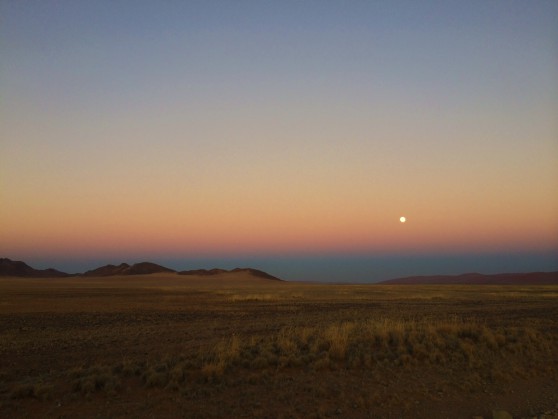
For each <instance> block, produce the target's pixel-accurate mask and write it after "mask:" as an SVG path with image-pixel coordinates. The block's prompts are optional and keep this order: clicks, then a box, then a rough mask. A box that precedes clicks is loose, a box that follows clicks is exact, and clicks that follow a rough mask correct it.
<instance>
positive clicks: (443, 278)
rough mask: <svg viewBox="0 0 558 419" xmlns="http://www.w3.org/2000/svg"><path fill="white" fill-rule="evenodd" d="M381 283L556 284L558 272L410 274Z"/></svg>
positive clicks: (557, 282)
mask: <svg viewBox="0 0 558 419" xmlns="http://www.w3.org/2000/svg"><path fill="white" fill-rule="evenodd" d="M379 284H386V285H388V284H394V285H395V284H400V285H427V284H431V285H443V284H455V285H467V284H470V285H554V284H558V272H530V273H505V274H494V275H484V274H479V273H468V274H463V275H432V276H410V277H406V278H396V279H390V280H387V281H382V282H379Z"/></svg>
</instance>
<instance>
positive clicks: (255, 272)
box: [178, 268, 281, 281]
mask: <svg viewBox="0 0 558 419" xmlns="http://www.w3.org/2000/svg"><path fill="white" fill-rule="evenodd" d="M229 273H247V274H249V275H252V276H255V277H258V278H265V279H273V280H275V281H281V279H279V278H277V277H275V276H273V275H270V274H268V273H267V272H264V271H260V270H258V269H253V268H235V269H232V270H230V271H227V270H226V269H218V268H214V269H194V270H191V271H181V272H178V274H179V275H200V276H211V275H219V274H229Z"/></svg>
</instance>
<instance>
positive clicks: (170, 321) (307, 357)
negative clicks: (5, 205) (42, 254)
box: [0, 274, 558, 418]
mask: <svg viewBox="0 0 558 419" xmlns="http://www.w3.org/2000/svg"><path fill="white" fill-rule="evenodd" d="M556 389H558V286H524V287H521V286H488V285H485V286H450V285H447V286H381V285H324V284H302V283H288V282H280V281H273V280H267V279H257V278H255V277H250V276H248V275H244V274H242V275H237V274H225V275H220V276H212V277H201V276H200V277H195V276H179V275H175V274H164V275H159V274H154V275H142V276H127V277H106V278H83V277H78V278H65V279H30V278H0V417H5V418H8V417H9V418H17V417H57V418H64V417H67V418H71V417H103V418H110V417H138V418H141V417H186V418H192V417H199V418H211V417H235V418H238V417H262V418H264V417H265V418H280V417H285V418H287V417H289V418H309V417H315V418H321V417H355V418H361V417H362V418H367V417H372V418H472V417H474V416H482V417H484V418H492V417H493V416H494V417H497V415H498V412H497V411H498V410H504V411H506V412H508V413H510V414H511V415H512V416H513V417H514V418H516V417H519V418H522V417H525V418H527V417H556V416H555V412H556V409H557V407H558V391H557V390H556ZM544 414H546V416H542V415H544Z"/></svg>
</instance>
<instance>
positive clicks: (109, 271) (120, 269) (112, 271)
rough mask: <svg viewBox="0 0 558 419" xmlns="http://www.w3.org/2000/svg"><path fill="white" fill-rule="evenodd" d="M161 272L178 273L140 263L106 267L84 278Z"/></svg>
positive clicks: (90, 272) (91, 271) (151, 264)
mask: <svg viewBox="0 0 558 419" xmlns="http://www.w3.org/2000/svg"><path fill="white" fill-rule="evenodd" d="M161 272H176V271H174V270H172V269H169V268H165V267H164V266H161V265H157V264H156V263H151V262H140V263H135V264H134V265H131V266H130V265H128V264H127V263H121V264H120V265H118V266H117V265H105V266H101V267H99V268H97V269H92V270H90V271H87V272H85V273H84V274H83V275H84V276H115V275H146V274H155V273H161Z"/></svg>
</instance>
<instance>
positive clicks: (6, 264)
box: [0, 258, 71, 278]
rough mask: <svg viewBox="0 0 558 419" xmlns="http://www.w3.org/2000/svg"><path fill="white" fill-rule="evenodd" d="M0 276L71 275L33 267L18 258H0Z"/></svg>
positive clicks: (41, 276)
mask: <svg viewBox="0 0 558 419" xmlns="http://www.w3.org/2000/svg"><path fill="white" fill-rule="evenodd" d="M0 276H21V277H33V278H47V277H51V278H52V277H66V276H71V275H70V274H68V273H66V272H61V271H58V270H56V269H53V268H48V269H35V268H32V267H31V266H29V265H28V264H27V263H25V262H22V261H19V260H11V259H8V258H0Z"/></svg>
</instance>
